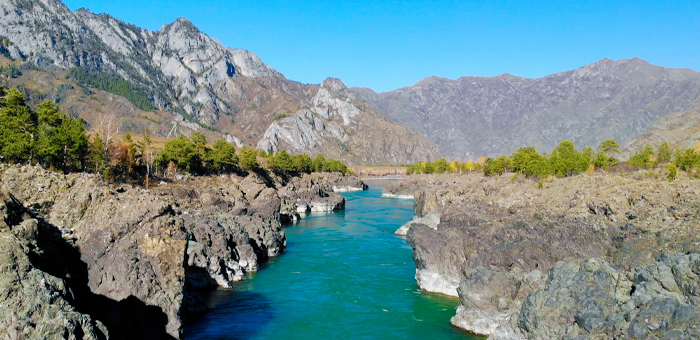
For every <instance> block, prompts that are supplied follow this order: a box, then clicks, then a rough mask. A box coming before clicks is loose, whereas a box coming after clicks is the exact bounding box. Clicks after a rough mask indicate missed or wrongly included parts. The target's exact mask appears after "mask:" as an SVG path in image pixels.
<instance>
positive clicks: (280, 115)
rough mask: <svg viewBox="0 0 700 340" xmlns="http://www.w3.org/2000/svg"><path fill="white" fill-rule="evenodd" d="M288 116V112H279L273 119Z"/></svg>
mask: <svg viewBox="0 0 700 340" xmlns="http://www.w3.org/2000/svg"><path fill="white" fill-rule="evenodd" d="M287 117H289V113H280V114H278V115H276V116H275V120H280V119H284V118H287Z"/></svg>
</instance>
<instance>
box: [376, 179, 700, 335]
mask: <svg viewBox="0 0 700 340" xmlns="http://www.w3.org/2000/svg"><path fill="white" fill-rule="evenodd" d="M654 177H655V176H653V174H650V173H647V172H640V173H635V174H626V175H617V174H602V173H601V174H594V175H581V176H575V177H570V178H564V179H555V180H554V181H552V182H545V183H544V185H543V187H542V188H540V187H539V186H538V183H537V182H533V181H531V180H527V179H524V178H522V177H519V176H515V175H513V174H509V175H508V174H507V175H504V176H500V177H484V176H483V175H481V174H468V175H461V176H459V175H432V176H430V175H421V176H411V177H409V178H407V179H405V180H403V181H401V182H398V183H396V184H394V185H392V186H388V187H387V189H386V190H388V191H389V192H390V193H394V194H397V193H401V194H409V193H413V194H414V195H415V197H416V201H415V204H414V210H415V215H416V220H415V221H414V223H409V224H408V227H409V228H408V229H409V230H408V232H407V240H408V242H409V243H410V244H411V246H412V247H413V249H414V259H415V262H416V266H417V271H416V280H417V282H418V284H419V285H420V286H421V288H423V289H425V290H429V291H435V292H440V293H444V294H448V295H455V296H459V298H460V300H461V306H460V307H459V309H458V311H457V315H456V316H455V317H454V318H453V319H452V323H453V324H454V325H455V326H457V327H460V328H463V329H465V330H468V331H470V332H473V333H477V334H483V335H489V334H490V335H492V337H494V338H503V339H510V338H522V339H543V338H577V337H582V338H591V337H598V338H601V337H602V338H616V337H617V338H619V337H637V338H649V337H652V338H663V337H668V336H671V337H672V338H677V336H679V337H681V338H683V337H686V338H697V337H698V336H700V334H699V333H698V331H699V330H700V328H699V326H698V325H699V323H698V322H697V320H698V319H697V317H698V316H700V314H699V311H698V306H699V304H698V302H699V300H698V296H699V295H698V292H699V291H700V289H698V278H700V277H699V276H698V275H700V262H698V260H697V259H698V256H699V255H697V252H698V251H700V235H699V234H698V229H699V228H700V181H696V180H690V179H688V178H680V179H678V180H676V181H674V182H668V181H666V180H664V179H660V178H654ZM658 177H661V178H664V177H663V176H658ZM431 214H437V215H439V223H438V224H437V226H428V225H427V224H431V223H425V221H422V220H419V219H420V218H423V220H425V218H426V217H429V216H430V215H431ZM434 219H435V218H434V217H430V218H429V220H430V221H434ZM421 222H423V223H421ZM431 227H432V228H431Z"/></svg>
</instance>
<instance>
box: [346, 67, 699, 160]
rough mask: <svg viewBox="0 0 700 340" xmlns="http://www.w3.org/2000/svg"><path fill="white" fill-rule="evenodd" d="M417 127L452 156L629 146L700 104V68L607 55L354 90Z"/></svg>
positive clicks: (412, 126)
mask: <svg viewBox="0 0 700 340" xmlns="http://www.w3.org/2000/svg"><path fill="white" fill-rule="evenodd" d="M352 90H353V92H355V93H356V94H357V95H358V96H359V97H361V98H363V99H365V100H366V101H368V102H370V103H372V104H374V105H375V106H376V107H377V108H378V109H379V110H380V111H381V112H383V113H384V114H386V115H387V116H389V117H391V118H392V119H394V120H395V121H397V122H399V123H401V124H404V125H406V126H408V127H410V128H411V129H414V130H416V131H418V132H420V133H422V134H424V135H425V136H427V137H428V138H429V139H430V140H431V141H433V142H434V143H435V144H437V145H438V146H439V147H440V150H441V151H442V152H443V153H444V154H445V156H447V157H448V158H450V159H455V160H463V161H467V160H468V159H472V160H476V158H477V157H480V156H485V157H497V156H501V155H508V154H511V153H512V152H514V151H515V150H516V149H518V148H520V147H524V146H535V147H537V149H538V151H539V152H550V151H551V150H552V148H553V147H555V146H556V145H558V144H559V142H561V141H563V140H571V141H573V142H574V143H575V144H576V145H577V146H578V147H585V146H591V147H594V148H595V147H597V146H598V144H599V143H600V142H601V141H602V140H605V139H611V138H612V139H616V140H617V141H618V142H619V143H620V145H625V144H626V143H627V142H629V141H630V140H631V139H632V138H634V137H636V136H638V135H640V134H643V133H644V132H645V131H647V130H648V129H649V128H650V127H651V126H652V124H654V122H656V121H657V120H659V119H660V118H662V117H664V116H666V115H669V114H672V113H674V112H679V111H683V110H690V109H697V108H698V99H700V73H698V72H695V71H693V70H690V69H672V68H664V67H660V66H654V65H650V64H649V63H647V62H646V61H644V60H641V59H639V58H635V59H622V60H617V61H613V60H610V59H602V60H600V61H597V62H595V63H592V64H590V65H585V66H583V67H581V68H578V69H576V70H571V71H565V72H560V73H556V74H552V75H548V76H545V77H542V78H536V79H528V78H522V77H516V76H513V75H510V74H502V75H499V76H496V77H461V78H459V79H455V80H452V79H445V78H438V77H429V78H426V79H423V80H421V81H420V82H418V83H417V84H415V85H413V86H409V87H404V88H401V89H398V90H395V91H391V92H384V93H374V92H373V91H372V90H369V89H352Z"/></svg>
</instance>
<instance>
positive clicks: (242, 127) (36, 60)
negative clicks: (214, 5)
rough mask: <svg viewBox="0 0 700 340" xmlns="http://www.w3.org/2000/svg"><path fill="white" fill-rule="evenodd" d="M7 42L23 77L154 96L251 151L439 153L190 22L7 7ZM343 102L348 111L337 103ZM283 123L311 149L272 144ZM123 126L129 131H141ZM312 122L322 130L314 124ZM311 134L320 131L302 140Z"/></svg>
mask: <svg viewBox="0 0 700 340" xmlns="http://www.w3.org/2000/svg"><path fill="white" fill-rule="evenodd" d="M0 40H3V43H2V45H1V46H0V54H3V55H5V56H6V57H9V58H10V59H12V60H13V62H14V63H15V64H18V65H19V67H20V68H21V69H23V70H30V69H38V70H39V71H46V72H58V73H61V72H66V71H67V70H72V72H70V73H69V77H73V78H75V79H74V80H75V81H76V82H78V83H81V84H82V85H83V86H89V87H96V86H97V87H99V86H102V85H105V83H109V81H112V84H111V85H112V87H118V88H120V89H121V90H124V88H126V89H127V90H126V91H127V92H128V93H127V94H126V95H125V98H127V99H130V98H129V97H133V98H136V99H139V98H147V101H150V102H151V103H152V104H153V106H154V107H156V108H158V109H161V110H164V111H167V112H169V113H173V114H174V118H172V119H173V120H175V121H180V122H182V123H183V124H188V123H187V121H190V122H195V123H197V124H199V125H200V127H205V128H207V129H209V130H210V131H215V132H217V133H219V132H220V133H219V134H220V135H222V136H223V135H226V134H230V135H232V136H235V137H237V138H238V139H240V140H241V141H242V142H243V143H245V144H247V145H253V146H254V145H258V144H259V143H260V142H261V140H262V139H264V140H265V141H266V142H265V143H262V144H261V145H265V146H266V148H268V149H270V150H274V149H276V148H278V147H280V146H283V147H288V148H289V149H290V150H291V151H299V152H301V151H303V152H306V153H310V154H316V153H324V154H327V155H329V156H332V157H337V158H341V159H344V160H346V161H349V162H351V163H368V162H371V163H389V162H398V163H409V162H415V161H418V160H424V159H434V158H435V157H437V156H439V155H440V152H439V150H438V149H437V147H435V145H434V144H432V143H431V142H430V141H429V140H427V139H426V138H424V137H423V136H421V135H420V134H417V133H415V132H413V131H411V130H409V129H407V128H405V127H403V126H400V125H398V124H396V123H393V122H391V121H390V120H389V119H387V118H386V117H385V116H384V115H382V114H381V113H379V112H377V111H376V109H374V108H373V107H371V106H369V105H366V104H365V103H364V102H363V101H362V100H361V99H359V98H357V97H356V96H354V95H352V94H350V95H342V98H343V99H340V98H338V97H335V95H337V94H340V92H339V91H335V90H334V91H329V90H328V89H325V90H324V88H323V87H321V86H318V85H303V84H300V83H298V82H293V81H290V80H288V79H286V78H285V77H284V76H283V75H281V74H280V73H279V72H277V71H275V70H274V69H273V68H271V67H269V66H267V65H265V64H264V63H263V62H262V61H261V60H260V58H258V57H257V56H256V55H255V54H253V53H251V52H248V51H245V50H240V49H230V48H227V47H224V46H222V45H221V44H220V43H219V42H218V41H217V40H216V39H212V38H210V37H209V36H207V35H206V34H204V33H202V32H200V31H199V30H198V29H197V28H196V27H195V26H194V25H193V24H192V23H191V22H189V21H187V20H186V19H184V18H181V19H178V20H176V21H175V22H173V23H172V24H168V25H164V26H163V27H162V28H161V29H160V30H158V31H153V32H150V31H148V30H145V29H142V28H139V27H136V26H134V25H130V24H127V23H124V22H122V21H120V20H118V19H115V18H113V17H111V16H109V15H105V14H94V13H91V12H89V11H88V10H84V9H80V10H77V11H75V12H72V11H71V10H70V9H68V8H67V7H66V6H65V5H63V4H62V3H61V2H60V1H58V0H5V1H2V2H1V3H0ZM85 74H87V75H88V76H85ZM77 75H83V76H82V77H78V76H77ZM90 75H94V79H91V78H90ZM95 79H99V80H97V81H96V80H95ZM114 84H116V85H114ZM125 84H128V85H125ZM341 84H342V83H341ZM107 85H109V84H107ZM106 87H109V86H106ZM342 87H344V85H343V86H342ZM59 99H60V98H59ZM132 100H133V99H132ZM340 101H342V102H345V103H346V104H347V105H335V104H334V105H335V106H333V105H330V104H331V103H340ZM133 102H134V103H136V104H138V103H139V102H138V101H136V100H133ZM329 105H330V106H329ZM146 106H147V105H146ZM139 107H140V108H141V109H145V110H147V109H148V108H147V107H145V106H144V105H141V106H139ZM331 107H332V108H331ZM309 112H311V113H309ZM355 112H357V114H356V113H355ZM309 115H310V116H309ZM282 117H288V118H293V117H298V118H299V119H300V122H299V123H298V124H296V125H295V126H288V127H287V130H288V131H289V134H291V135H292V136H300V135H303V136H305V137H304V138H307V139H311V141H307V142H303V143H302V142H299V143H297V140H295V139H294V138H288V139H285V138H282V136H280V135H279V134H278V135H277V137H275V133H274V132H269V131H268V130H269V128H270V126H271V124H273V123H278V124H281V123H282V122H283V121H282V119H280V118H282ZM307 118H308V119H307ZM278 120H279V121H278ZM125 122H126V123H127V126H125V129H126V130H128V129H135V130H139V129H140V130H142V129H143V126H142V124H128V123H129V122H128V120H125ZM313 122H322V123H323V124H316V125H315V126H311V125H309V124H311V123H313ZM171 123H172V122H171V121H164V122H163V124H164V125H165V126H168V125H170V124H171ZM336 125H337V126H336ZM190 126H191V127H192V128H194V129H196V128H197V125H196V124H190ZM325 127H328V128H329V129H332V130H333V131H332V132H331V131H325V130H324V128H325ZM314 129H315V131H318V132H319V133H316V134H305V133H304V132H305V131H307V130H314ZM377 129H379V131H382V132H383V133H376V132H377V131H378V130H377ZM138 132H140V131H138ZM264 135H267V137H265V138H263V136H264ZM275 138H277V140H274V139H275ZM229 139H230V140H235V138H229ZM364 139H368V140H369V141H370V143H364V142H363V140H364ZM280 141H282V142H280Z"/></svg>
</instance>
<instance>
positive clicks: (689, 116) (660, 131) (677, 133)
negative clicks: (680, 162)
mask: <svg viewBox="0 0 700 340" xmlns="http://www.w3.org/2000/svg"><path fill="white" fill-rule="evenodd" d="M664 141H666V142H668V143H669V144H670V145H671V147H674V148H679V149H687V148H694V147H696V146H697V145H698V143H700V110H698V109H694V110H687V111H681V112H676V113H672V114H670V115H667V116H664V117H663V118H661V119H659V120H658V121H656V123H654V125H652V126H651V128H650V129H649V130H648V131H647V132H645V133H643V134H641V135H639V136H637V137H635V138H634V139H632V140H631V141H630V142H629V143H628V144H627V146H626V147H625V148H624V149H623V151H622V153H623V155H627V156H629V155H631V154H633V153H635V152H637V151H639V150H641V149H643V148H644V146H645V145H647V144H651V145H652V146H654V147H657V146H658V145H659V144H661V143H663V142H664Z"/></svg>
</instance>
